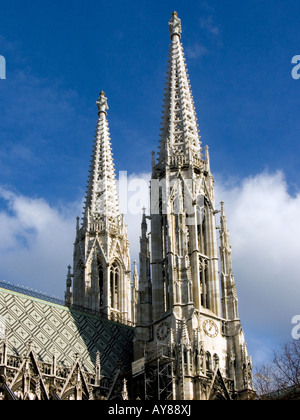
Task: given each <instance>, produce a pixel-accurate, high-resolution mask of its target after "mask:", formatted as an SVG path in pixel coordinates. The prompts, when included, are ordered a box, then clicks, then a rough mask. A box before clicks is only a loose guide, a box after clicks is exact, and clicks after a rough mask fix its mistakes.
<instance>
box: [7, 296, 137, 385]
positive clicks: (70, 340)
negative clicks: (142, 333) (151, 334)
mask: <svg viewBox="0 0 300 420" xmlns="http://www.w3.org/2000/svg"><path fill="white" fill-rule="evenodd" d="M0 323H1V329H0V334H1V331H2V337H1V335H0V340H1V338H2V339H3V331H4V330H5V333H6V338H7V343H8V351H9V353H10V354H17V355H20V356H21V355H24V354H25V353H26V352H27V350H28V347H29V343H31V347H32V349H33V351H34V353H35V354H36V355H37V357H38V358H39V359H40V360H41V361H43V362H51V361H52V358H53V352H54V349H55V352H56V358H57V364H58V365H59V364H61V365H64V366H66V367H71V366H72V365H73V364H74V361H75V359H76V355H77V354H79V357H80V359H81V362H82V366H83V367H84V369H85V370H86V371H87V372H89V373H94V372H95V363H96V354H97V352H99V353H100V358H101V375H104V376H108V377H112V375H113V374H114V372H115V370H116V369H117V367H118V364H119V363H122V364H123V367H124V368H125V369H126V368H127V367H128V366H129V365H130V363H131V354H132V339H133V329H132V328H130V327H127V326H123V325H121V324H117V323H114V322H112V321H106V320H102V319H99V317H97V316H96V315H91V314H87V313H85V312H80V311H77V310H72V309H69V308H67V307H65V306H63V305H58V304H55V303H53V302H48V301H44V300H41V299H38V298H35V297H33V296H27V295H24V294H21V293H17V292H15V291H12V290H8V289H5V288H0Z"/></svg>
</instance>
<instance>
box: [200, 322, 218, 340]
mask: <svg viewBox="0 0 300 420" xmlns="http://www.w3.org/2000/svg"><path fill="white" fill-rule="evenodd" d="M203 330H204V332H205V334H206V335H208V336H209V337H211V338H215V337H217V335H218V334H219V330H218V326H217V324H215V323H214V321H212V320H211V319H207V320H206V321H204V322H203Z"/></svg>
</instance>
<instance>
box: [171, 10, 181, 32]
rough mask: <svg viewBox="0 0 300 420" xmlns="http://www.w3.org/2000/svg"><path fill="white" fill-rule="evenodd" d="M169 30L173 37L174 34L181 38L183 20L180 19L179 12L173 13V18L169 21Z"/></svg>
mask: <svg viewBox="0 0 300 420" xmlns="http://www.w3.org/2000/svg"><path fill="white" fill-rule="evenodd" d="M169 31H170V37H171V39H173V36H174V35H177V36H179V39H180V38H181V34H182V29H181V20H180V19H179V17H178V13H177V12H173V13H172V19H171V20H170V21H169Z"/></svg>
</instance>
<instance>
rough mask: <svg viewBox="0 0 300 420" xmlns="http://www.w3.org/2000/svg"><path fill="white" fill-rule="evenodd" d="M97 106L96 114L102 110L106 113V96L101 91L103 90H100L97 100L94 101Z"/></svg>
mask: <svg viewBox="0 0 300 420" xmlns="http://www.w3.org/2000/svg"><path fill="white" fill-rule="evenodd" d="M96 104H97V107H98V114H100V113H101V112H104V113H105V115H106V114H107V112H106V111H107V110H108V109H109V108H108V105H107V98H106V97H105V93H104V92H103V90H102V91H101V92H100V96H99V99H98V101H97V102H96Z"/></svg>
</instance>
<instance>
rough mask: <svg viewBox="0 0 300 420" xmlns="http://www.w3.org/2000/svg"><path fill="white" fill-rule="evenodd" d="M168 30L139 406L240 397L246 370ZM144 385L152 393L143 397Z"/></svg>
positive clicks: (224, 252)
mask: <svg viewBox="0 0 300 420" xmlns="http://www.w3.org/2000/svg"><path fill="white" fill-rule="evenodd" d="M169 31H170V38H171V45H170V51H169V61H168V71H167V83H166V88H165V98H164V106H163V117H162V129H161V138H160V145H159V152H158V156H157V159H152V179H151V187H150V201H151V211H150V214H149V216H147V215H145V214H144V216H143V221H142V234H141V253H140V276H139V291H138V295H139V298H138V309H137V325H136V331H137V333H136V341H135V362H136V364H137V365H138V363H140V365H143V366H144V369H143V372H144V380H145V384H146V385H145V386H144V390H145V393H144V395H143V396H144V397H145V398H149V397H150V396H153V397H154V398H159V399H173V400H192V399H203V400H208V399H233V398H235V399H248V398H251V396H252V395H253V391H252V388H253V385H252V366H251V359H250V357H249V356H248V353H247V349H246V343H245V338H244V333H243V330H242V326H241V322H240V319H239V315H238V302H237V294H236V287H235V282H234V276H233V272H232V261H231V247H230V244H229V233H228V229H227V220H226V215H225V209H224V203H222V204H221V205H216V203H215V197H214V180H213V175H212V173H211V168H210V156H209V149H208V147H207V146H206V147H205V148H204V150H203V148H202V145H201V142H200V136H199V130H198V123H197V117H196V111H195V105H194V100H193V96H192V92H191V86H190V81H189V78H188V74H187V68H186V63H185V58H184V52H183V46H182V43H181V35H182V27H181V20H180V19H179V18H178V15H177V13H176V12H174V13H173V14H172V18H171V20H170V21H169ZM218 231H219V235H220V246H218V242H217V232H218ZM140 380H141V377H140ZM137 382H138V375H137ZM151 383H155V384H159V385H157V386H156V387H155V389H154V388H152V389H150V388H151V387H150V388H149V384H151ZM147 387H148V388H147ZM141 388H142V387H141Z"/></svg>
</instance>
